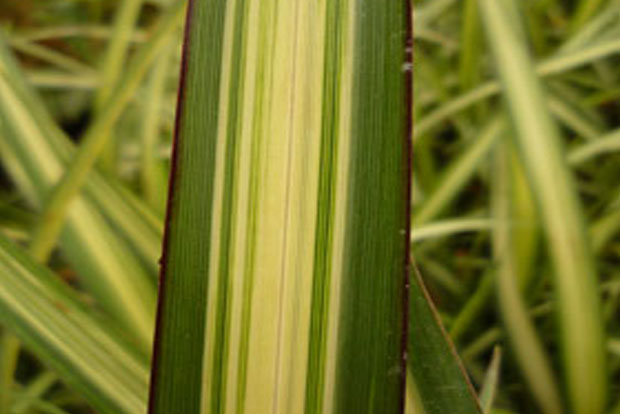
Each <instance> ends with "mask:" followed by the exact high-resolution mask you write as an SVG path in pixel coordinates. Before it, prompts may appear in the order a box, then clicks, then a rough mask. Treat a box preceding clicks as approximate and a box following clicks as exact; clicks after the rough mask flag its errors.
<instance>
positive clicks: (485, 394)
mask: <svg viewBox="0 0 620 414" xmlns="http://www.w3.org/2000/svg"><path fill="white" fill-rule="evenodd" d="M501 364H502V349H501V348H500V347H495V348H494V349H493V356H492V357H491V363H490V364H489V368H488V369H487V372H486V374H485V376H484V384H483V385H482V390H481V391H480V404H481V405H482V407H483V412H484V413H485V414H491V410H492V409H493V403H494V402H495V401H494V400H495V394H496V393H497V389H498V388H499V377H500V375H499V374H500V370H501Z"/></svg>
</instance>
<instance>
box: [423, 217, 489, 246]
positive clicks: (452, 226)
mask: <svg viewBox="0 0 620 414" xmlns="http://www.w3.org/2000/svg"><path fill="white" fill-rule="evenodd" d="M492 226H493V222H492V221H491V220H489V219H486V218H471V219H467V218H463V219H451V220H440V221H436V222H431V223H429V224H426V225H423V226H416V227H415V228H414V229H412V231H411V241H412V242H413V243H415V242H419V241H421V240H425V239H429V238H435V237H445V236H449V235H452V234H455V233H463V232H471V231H481V230H490V229H491V227H492Z"/></svg>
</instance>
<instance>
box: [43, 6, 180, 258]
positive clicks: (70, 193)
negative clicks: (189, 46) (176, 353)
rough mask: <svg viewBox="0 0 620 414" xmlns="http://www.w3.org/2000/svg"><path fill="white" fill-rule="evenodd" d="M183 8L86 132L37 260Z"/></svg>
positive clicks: (166, 19)
mask: <svg viewBox="0 0 620 414" xmlns="http://www.w3.org/2000/svg"><path fill="white" fill-rule="evenodd" d="M184 5H185V2H184V1H182V0H178V1H177V2H176V3H175V4H174V5H173V6H172V7H171V9H170V10H168V11H167V13H166V14H164V15H163V16H162V18H161V19H160V21H159V22H158V23H157V24H156V25H155V27H154V29H153V34H152V36H151V38H150V39H149V41H148V42H147V43H145V44H144V45H143V46H142V48H141V49H140V50H139V51H138V53H137V54H136V56H135V58H134V60H133V63H132V64H131V65H129V67H128V68H127V71H126V72H125V75H124V76H123V78H122V79H121V80H119V84H118V87H117V88H116V89H115V90H114V92H113V93H112V94H111V96H110V98H109V100H108V101H107V102H106V104H105V108H104V109H102V111H101V113H100V114H99V115H98V116H96V117H95V120H94V121H93V123H92V124H91V125H90V126H89V127H88V129H87V130H86V132H85V133H84V136H83V137H82V140H81V142H80V146H79V148H78V150H77V152H76V154H75V157H74V159H73V160H72V161H71V163H69V164H68V166H67V170H66V171H65V172H64V173H63V175H62V178H61V179H60V181H59V182H58V183H57V184H56V185H55V186H54V187H53V190H52V191H51V193H50V194H49V195H48V197H47V199H46V201H45V204H44V209H43V212H42V213H41V215H40V219H39V222H38V225H37V226H36V227H35V230H34V236H33V242H32V245H31V250H32V251H33V252H35V254H36V255H37V256H38V257H43V258H45V257H48V256H49V254H50V253H51V251H52V249H53V248H54V245H55V244H56V240H57V239H58V236H59V234H60V232H61V231H62V227H63V223H64V220H65V215H66V214H67V210H68V208H69V205H70V204H71V201H72V200H73V199H74V198H75V196H76V195H77V194H78V193H79V192H80V190H81V188H82V185H83V184H84V182H85V181H86V179H87V177H88V174H89V172H90V170H91V169H92V167H93V165H94V164H95V162H96V161H97V158H98V156H99V155H100V152H101V151H102V150H103V148H104V146H105V143H106V141H107V137H108V135H109V132H110V130H111V128H112V127H113V125H114V124H115V122H116V120H117V119H118V117H119V116H120V115H121V113H122V111H123V109H124V108H125V106H126V105H127V103H128V102H129V100H130V99H131V98H132V96H133V94H134V92H135V91H136V89H137V88H138V86H139V84H140V81H141V80H142V77H143V76H144V74H145V73H146V71H147V70H148V68H149V66H150V64H151V63H152V61H153V60H154V59H155V57H156V56H157V52H158V51H159V50H161V49H162V48H163V47H164V46H165V45H166V43H167V40H168V39H169V36H170V34H171V33H174V30H175V29H176V27H177V25H178V23H179V19H180V17H181V16H182V12H183V10H184Z"/></svg>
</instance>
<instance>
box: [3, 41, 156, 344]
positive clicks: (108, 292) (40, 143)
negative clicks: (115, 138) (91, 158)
mask: <svg viewBox="0 0 620 414" xmlns="http://www.w3.org/2000/svg"><path fill="white" fill-rule="evenodd" d="M34 102H35V100H34V97H33V95H32V93H31V91H30V90H28V89H27V87H26V85H25V84H24V82H23V79H21V78H20V77H19V74H18V70H17V68H16V65H15V62H14V61H13V60H12V59H11V57H10V56H9V55H8V53H7V51H6V50H5V49H4V48H3V47H1V45H0V124H1V125H2V130H1V131H0V149H1V151H0V153H1V154H2V159H3V162H4V165H5V166H6V167H7V171H8V172H9V173H10V175H11V177H12V179H13V181H14V182H15V183H16V184H17V186H18V187H19V188H20V190H21V192H22V194H23V195H24V196H25V198H26V199H27V200H28V201H29V202H31V203H32V204H33V205H35V206H40V205H41V204H42V200H43V199H44V197H45V195H46V194H47V192H48V191H49V189H50V188H51V186H52V184H53V182H54V180H55V179H57V177H59V175H60V174H61V173H62V170H63V162H62V158H60V157H58V156H57V155H56V150H55V148H54V147H53V146H52V143H51V141H52V139H53V138H54V131H57V129H56V128H57V127H56V126H54V125H53V124H51V122H50V121H49V117H48V116H47V114H45V113H44V112H43V110H42V108H41V107H40V105H35V104H34ZM50 125H51V126H50ZM48 126H50V127H49V128H46V127H48ZM58 134H59V133H58ZM99 179H100V177H99ZM93 181H95V177H93ZM94 184H95V183H94V182H93V185H94ZM96 187H97V190H96V191H95V192H97V193H98V194H99V195H98V196H99V197H101V196H103V197H105V196H106V194H109V193H110V191H109V188H107V187H106V186H102V185H99V186H96ZM113 199H114V198H110V201H111V200H113ZM117 199H118V198H117ZM125 204H126V203H125ZM117 205H119V206H120V208H119V212H120V213H123V212H126V211H127V210H128V209H130V208H129V207H125V208H124V209H123V208H122V207H123V204H119V203H117ZM132 218H135V215H133V216H131V215H129V216H128V217H127V219H132ZM141 221H142V222H143V220H136V221H135V223H138V224H139V223H140V222H141ZM140 229H141V228H140V227H138V230H140ZM151 233H152V232H151ZM144 234H149V233H148V232H145V233H144ZM60 244H61V250H62V252H63V253H64V254H65V256H66V257H67V259H68V260H69V261H70V262H71V263H72V264H73V265H74V267H75V269H76V270H77V271H78V273H79V274H80V276H81V277H82V280H83V281H84V282H85V284H86V285H87V287H88V289H89V291H90V292H91V293H92V294H93V295H94V296H95V297H96V298H97V299H98V300H99V301H100V302H101V305H102V306H103V307H104V308H105V309H106V311H108V312H109V313H111V314H113V315H115V316H116V317H117V318H118V320H119V321H121V322H122V323H123V324H124V325H125V326H127V327H128V328H129V329H130V330H131V332H134V333H135V335H136V337H137V338H138V340H139V341H140V342H141V344H142V349H143V350H144V352H145V353H149V350H150V343H151V338H152V326H153V319H154V312H155V309H154V308H155V289H154V283H153V280H152V277H151V276H150V275H149V274H148V273H147V272H146V271H145V269H144V268H143V266H142V265H141V264H140V263H139V261H138V260H137V259H136V258H135V256H134V255H133V254H132V252H131V248H130V246H129V244H128V243H127V242H126V241H125V240H123V239H122V238H120V237H118V236H117V235H115V234H114V233H113V231H112V228H110V226H109V225H108V224H107V223H106V220H105V218H104V217H103V216H102V214H101V213H99V212H98V211H97V209H96V208H94V207H93V204H92V202H91V201H89V200H87V199H85V198H83V197H80V198H78V199H77V200H75V203H74V204H73V205H72V206H71V209H70V210H69V219H68V224H67V226H66V229H65V230H64V232H63V234H62V235H61V243H60ZM155 257H156V256H155Z"/></svg>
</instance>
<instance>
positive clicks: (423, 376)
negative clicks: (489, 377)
mask: <svg viewBox="0 0 620 414" xmlns="http://www.w3.org/2000/svg"><path fill="white" fill-rule="evenodd" d="M413 279H414V280H412V281H411V284H410V295H411V299H410V315H411V316H410V322H409V348H408V355H407V360H408V363H407V365H408V367H409V372H410V374H411V375H410V376H408V379H409V378H411V381H413V382H414V383H415V385H414V387H415V389H416V390H417V393H418V397H417V399H418V400H419V404H421V405H422V407H423V408H424V412H425V413H426V414H443V413H454V414H480V413H482V411H481V409H480V405H479V403H478V399H477V397H476V394H475V391H474V388H473V386H472V385H471V383H470V382H469V378H468V377H467V374H466V372H465V369H464V368H463V366H462V364H461V361H460V359H459V357H458V356H457V354H456V350H455V349H454V346H453V345H452V342H451V341H450V339H449V338H448V336H447V334H446V332H445V331H444V329H443V327H442V325H441V321H440V319H439V315H438V314H437V311H436V310H435V308H434V306H433V304H432V302H431V298H430V296H429V295H428V292H426V289H425V288H424V285H423V282H422V278H421V276H420V274H419V273H418V272H417V270H416V271H415V275H414V276H413ZM411 387H412V386H409V385H408V388H411ZM410 399H414V398H410Z"/></svg>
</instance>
